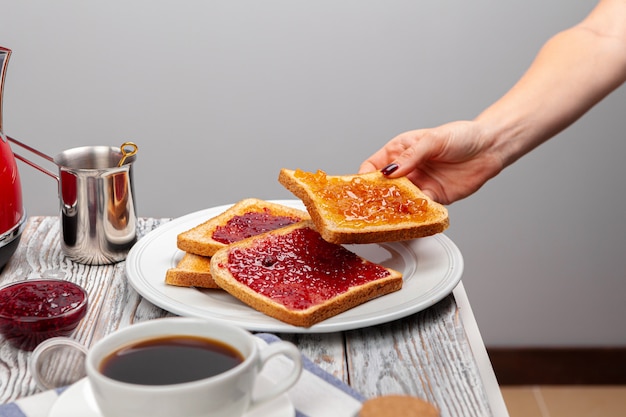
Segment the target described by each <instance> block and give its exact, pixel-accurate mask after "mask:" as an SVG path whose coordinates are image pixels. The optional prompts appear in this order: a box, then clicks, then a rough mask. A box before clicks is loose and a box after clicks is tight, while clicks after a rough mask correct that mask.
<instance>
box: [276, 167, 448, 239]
mask: <svg viewBox="0 0 626 417" xmlns="http://www.w3.org/2000/svg"><path fill="white" fill-rule="evenodd" d="M278 181H279V182H280V183H281V184H282V185H283V186H285V188H287V189H288V190H289V191H291V192H292V193H293V194H295V195H296V196H297V197H299V198H300V199H301V200H302V202H303V203H304V205H305V206H306V208H307V211H308V212H309V215H310V216H311V219H312V220H313V222H314V223H315V226H316V228H317V230H319V232H320V234H321V235H322V237H323V238H324V239H325V240H327V241H328V242H332V243H379V242H391V241H398V240H408V239H414V238H419V237H426V236H431V235H434V234H437V233H441V232H443V231H444V230H446V229H447V228H448V225H449V220H448V210H447V209H446V207H445V206H443V205H441V204H439V203H437V202H435V201H433V200H431V199H430V198H428V197H427V196H426V195H425V194H424V193H422V191H421V190H420V189H419V188H417V186H415V184H413V183H412V182H411V181H410V180H409V179H408V178H406V177H401V178H393V179H390V178H387V177H385V176H384V175H383V174H382V173H380V172H379V171H375V172H370V173H367V174H355V175H335V176H331V175H326V173H324V172H323V171H317V173H309V172H303V171H300V170H295V171H294V170H290V169H286V168H283V169H282V170H281V171H280V174H279V177H278Z"/></svg>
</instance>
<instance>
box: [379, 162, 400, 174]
mask: <svg viewBox="0 0 626 417" xmlns="http://www.w3.org/2000/svg"><path fill="white" fill-rule="evenodd" d="M398 168H399V166H398V164H396V163H395V162H392V163H391V164H389V165H387V166H386V167H384V168H383V169H381V170H380V172H382V173H383V175H389V174H391V173H392V172H394V171H395V170H397V169H398Z"/></svg>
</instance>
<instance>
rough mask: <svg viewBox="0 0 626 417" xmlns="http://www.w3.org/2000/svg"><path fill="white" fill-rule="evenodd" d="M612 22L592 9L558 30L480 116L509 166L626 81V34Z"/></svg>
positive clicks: (485, 131)
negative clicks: (570, 24) (525, 70)
mask: <svg viewBox="0 0 626 417" xmlns="http://www.w3.org/2000/svg"><path fill="white" fill-rule="evenodd" d="M609 3H610V2H609ZM614 3H619V2H614ZM622 3H623V2H622ZM613 6H614V5H613ZM605 7H607V6H605ZM604 14H606V13H604ZM625 16H626V14H622V15H621V19H625ZM608 23H611V22H606V19H604V20H602V19H595V17H594V14H593V13H592V14H591V15H590V17H589V18H587V19H586V20H585V21H583V22H581V24H579V25H577V26H575V27H573V28H571V29H568V30H566V31H564V32H561V33H559V34H557V35H556V36H554V37H553V38H552V39H550V40H549V41H548V42H547V43H546V44H545V45H544V47H543V48H542V49H541V51H540V52H539V54H538V55H537V57H536V59H535V60H534V62H533V63H532V65H531V66H530V68H529V69H528V71H527V72H526V73H525V74H524V76H523V77H522V78H521V79H520V80H519V81H518V82H517V84H516V85H515V86H514V87H513V88H512V89H511V90H510V91H509V92H508V93H507V94H505V95H504V96H503V97H502V98H501V99H500V100H498V101H497V102H496V103H494V104H493V105H492V106H490V107H489V108H487V109H486V110H485V111H484V112H483V113H481V114H480V115H479V116H478V117H477V118H476V121H477V122H479V124H480V125H481V126H482V127H483V129H484V137H485V140H489V141H493V143H494V146H495V149H497V152H498V153H499V154H500V155H501V158H502V160H503V163H504V166H508V165H510V164H511V163H513V162H514V161H515V160H517V159H518V158H519V157H521V156H522V155H524V154H526V153H527V152H529V151H530V150H532V149H534V148H535V147H536V146H538V145H539V144H541V143H543V142H544V141H546V140H547V139H549V138H551V137H552V136H554V135H556V134H557V133H559V132H560V131H561V130H563V129H565V128H566V127H567V126H569V125H571V124H572V123H573V122H574V121H576V120H577V119H578V118H579V117H580V116H582V115H583V114H584V113H585V112H587V111H588V110H589V109H590V108H591V107H593V106H594V105H595V104H596V103H598V102H599V101H600V100H602V99H603V98H604V97H606V96H607V95H608V94H609V93H610V92H611V91H613V90H614V89H615V88H617V87H618V86H619V85H620V84H622V83H623V82H624V80H625V79H626V37H625V36H624V30H623V27H622V26H619V25H618V26H617V27H616V26H607V25H608ZM598 27H599V28H600V29H602V31H598V30H597V29H598ZM608 29H610V30H612V32H611V31H610V30H608Z"/></svg>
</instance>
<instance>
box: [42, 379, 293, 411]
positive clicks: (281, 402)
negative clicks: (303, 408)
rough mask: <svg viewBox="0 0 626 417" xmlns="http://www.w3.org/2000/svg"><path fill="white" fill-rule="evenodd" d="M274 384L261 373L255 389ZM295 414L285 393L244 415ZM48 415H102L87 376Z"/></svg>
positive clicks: (62, 395)
mask: <svg viewBox="0 0 626 417" xmlns="http://www.w3.org/2000/svg"><path fill="white" fill-rule="evenodd" d="M272 385H273V383H272V382H270V381H269V379H267V378H265V377H264V376H263V375H260V376H259V380H258V381H257V386H256V388H255V389H256V390H258V391H260V392H261V393H262V392H263V390H264V389H265V387H268V386H272ZM295 415H296V411H295V409H294V408H293V405H292V404H291V401H290V400H289V397H288V396H287V395H286V394H283V395H280V396H279V397H278V398H276V399H275V400H272V401H269V402H268V403H266V404H263V405H261V406H259V407H257V408H255V409H254V410H252V411H249V412H247V413H245V414H244V415H243V417H294V416H295ZM48 417H102V414H100V410H98V406H97V405H96V399H95V398H94V396H93V393H92V391H91V385H90V384H89V381H88V380H87V378H83V379H81V380H80V381H78V382H76V383H75V384H73V385H72V386H71V387H69V388H68V389H67V390H65V391H64V392H63V393H62V394H61V396H59V399H58V400H56V401H55V403H54V404H53V406H52V409H51V410H50V413H49V414H48Z"/></svg>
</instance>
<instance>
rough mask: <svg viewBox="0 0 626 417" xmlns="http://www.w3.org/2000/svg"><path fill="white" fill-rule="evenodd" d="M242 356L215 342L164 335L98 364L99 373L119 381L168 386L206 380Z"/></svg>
mask: <svg viewBox="0 0 626 417" xmlns="http://www.w3.org/2000/svg"><path fill="white" fill-rule="evenodd" d="M243 360H244V358H243V355H242V354H241V353H240V352H239V351H237V350H236V349H235V348H233V347H231V346H229V345H226V344H224V343H222V342H219V341H217V340H213V339H208V338H202V337H194V336H183V335H181V336H167V337H161V338H154V339H148V340H143V341H139V342H137V343H132V344H129V345H127V346H124V347H122V348H120V349H118V350H116V351H115V352H113V353H112V354H110V355H109V356H107V357H106V358H104V360H103V361H102V363H101V365H100V372H102V374H103V375H106V376H107V377H109V378H112V379H115V380H117V381H121V382H128V383H131V384H141V385H169V384H180V383H183V382H191V381H197V380H200V379H204V378H209V377H212V376H215V375H218V374H221V373H223V372H226V371H228V370H229V369H232V368H234V367H235V366H237V365H239V364H240V363H242V362H243Z"/></svg>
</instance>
